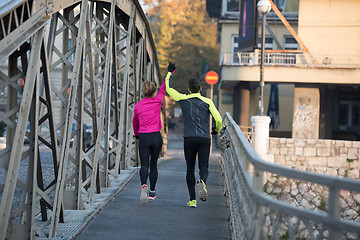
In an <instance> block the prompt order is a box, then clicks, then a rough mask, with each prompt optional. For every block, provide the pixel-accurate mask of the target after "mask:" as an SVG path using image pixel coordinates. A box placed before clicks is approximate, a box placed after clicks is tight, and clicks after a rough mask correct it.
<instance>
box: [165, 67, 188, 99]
mask: <svg viewBox="0 0 360 240" xmlns="http://www.w3.org/2000/svg"><path fill="white" fill-rule="evenodd" d="M174 72H175V64H172V63H171V62H170V63H169V66H168V73H167V74H166V78H165V85H166V92H167V93H168V94H169V95H170V97H172V98H173V99H174V100H175V101H179V100H180V99H183V98H184V97H185V96H186V95H185V94H181V93H179V92H178V91H176V90H175V89H174V88H172V87H170V81H172V75H173V73H174Z"/></svg>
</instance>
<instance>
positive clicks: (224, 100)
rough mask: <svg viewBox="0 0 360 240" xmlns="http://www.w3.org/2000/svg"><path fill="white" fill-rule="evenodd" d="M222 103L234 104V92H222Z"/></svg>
mask: <svg viewBox="0 0 360 240" xmlns="http://www.w3.org/2000/svg"><path fill="white" fill-rule="evenodd" d="M221 103H222V104H232V103H233V99H232V94H231V93H222V95H221Z"/></svg>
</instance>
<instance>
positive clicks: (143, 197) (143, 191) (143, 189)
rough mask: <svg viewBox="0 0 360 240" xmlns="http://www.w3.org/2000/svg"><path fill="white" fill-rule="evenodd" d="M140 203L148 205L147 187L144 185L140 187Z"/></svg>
mask: <svg viewBox="0 0 360 240" xmlns="http://www.w3.org/2000/svg"><path fill="white" fill-rule="evenodd" d="M140 201H141V202H142V203H148V201H149V199H148V186H147V185H146V184H144V185H142V187H141V193H140Z"/></svg>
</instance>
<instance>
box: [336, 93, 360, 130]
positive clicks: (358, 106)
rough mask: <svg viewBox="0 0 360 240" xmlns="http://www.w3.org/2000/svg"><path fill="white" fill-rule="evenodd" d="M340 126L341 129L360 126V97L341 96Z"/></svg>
mask: <svg viewBox="0 0 360 240" xmlns="http://www.w3.org/2000/svg"><path fill="white" fill-rule="evenodd" d="M339 107H340V109H339V125H340V126H339V127H340V129H341V130H347V129H349V128H350V129H351V128H354V127H356V128H358V127H360V97H358V96H342V97H340V106H339Z"/></svg>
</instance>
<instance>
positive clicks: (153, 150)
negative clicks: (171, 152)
mask: <svg viewBox="0 0 360 240" xmlns="http://www.w3.org/2000/svg"><path fill="white" fill-rule="evenodd" d="M162 144H163V142H162V137H161V134H160V132H152V133H140V136H139V153H140V161H141V168H140V180H141V185H144V184H147V178H148V175H149V174H148V173H149V166H150V176H149V179H150V190H151V191H154V190H155V185H156V181H157V178H158V170H157V161H158V157H159V154H160V150H161V147H162Z"/></svg>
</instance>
